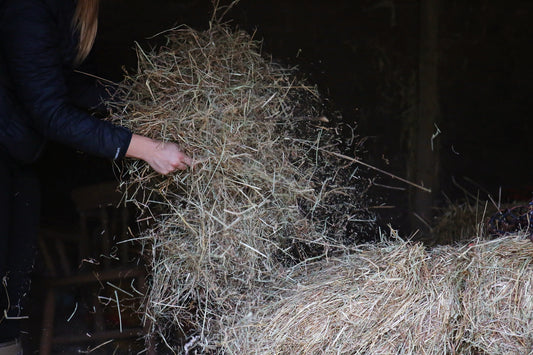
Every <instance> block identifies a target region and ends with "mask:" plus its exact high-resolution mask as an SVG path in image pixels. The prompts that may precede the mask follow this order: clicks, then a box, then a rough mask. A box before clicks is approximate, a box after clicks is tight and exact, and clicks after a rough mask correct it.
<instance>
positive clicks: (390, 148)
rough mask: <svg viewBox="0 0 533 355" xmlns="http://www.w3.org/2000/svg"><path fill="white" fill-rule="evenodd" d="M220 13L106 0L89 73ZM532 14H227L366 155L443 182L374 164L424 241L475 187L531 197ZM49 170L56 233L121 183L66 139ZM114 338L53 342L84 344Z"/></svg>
mask: <svg viewBox="0 0 533 355" xmlns="http://www.w3.org/2000/svg"><path fill="white" fill-rule="evenodd" d="M211 13H212V3H211V2H210V1H208V0H152V1H142V0H128V1H126V0H103V1H102V2H101V18H100V27H99V34H98V37H97V40H96V43H95V47H94V49H93V52H92V54H91V57H90V58H89V61H88V64H87V66H86V69H87V70H88V71H91V73H94V74H95V75H98V76H101V77H104V78H107V79H110V80H114V81H120V80H121V78H122V76H123V75H124V74H123V73H124V70H127V71H130V72H132V71H135V69H136V54H135V51H134V43H135V42H138V43H139V44H140V45H141V46H148V45H156V44H157V39H153V38H152V39H149V37H151V36H153V35H155V34H157V33H159V32H161V31H164V30H166V29H168V28H171V27H174V26H177V25H181V24H186V25H189V26H191V27H193V28H197V29H202V28H206V27H207V26H208V25H209V20H210V19H211ZM532 15H533V2H531V1H526V0H513V1H507V2H494V1H491V0H473V1H462V0H450V1H440V2H439V1H438V0H383V1H373V0H337V1H324V0H307V1H303V0H283V1H282V0H272V1H268V2H264V1H263V2H262V1H246V0H241V1H240V2H239V3H238V4H236V5H235V7H234V8H232V9H231V10H230V11H229V12H228V13H227V15H226V17H225V19H226V20H227V21H228V23H229V24H230V25H231V26H236V27H238V28H240V29H243V30H246V31H247V32H249V33H254V36H255V38H256V39H260V40H262V41H263V51H264V53H265V54H267V55H270V56H272V58H273V59H274V60H275V61H279V62H281V63H284V64H285V65H290V66H292V65H297V66H298V67H299V70H300V72H301V73H302V74H303V75H304V76H306V77H307V78H308V81H309V82H311V83H316V84H317V85H318V88H319V90H320V92H321V93H322V94H323V95H324V96H325V97H326V98H327V100H328V104H329V107H328V110H329V111H328V112H327V113H326V114H329V117H331V118H333V119H334V120H337V121H339V122H343V123H347V124H349V125H351V126H353V127H355V132H356V133H357V135H358V136H360V137H361V138H364V140H365V142H364V145H363V149H362V150H361V151H358V153H357V154H358V157H359V158H361V159H362V160H363V161H365V162H366V163H368V164H371V165H373V166H375V167H377V168H379V169H383V170H385V171H387V172H390V173H392V174H394V175H396V176H400V177H403V178H406V179H408V180H411V181H413V182H416V183H417V184H423V185H425V186H429V187H431V188H432V193H431V194H428V193H425V192H423V193H421V192H420V191H417V189H414V188H412V187H409V186H408V185H406V184H404V183H402V182H401V181H398V180H396V179H393V178H391V177H389V176H387V175H384V174H380V173H371V175H373V178H374V179H375V183H376V184H375V187H374V188H373V190H374V191H373V192H372V193H373V194H374V195H375V196H376V197H375V198H376V200H377V201H379V203H380V204H383V205H387V206H391V208H386V209H381V210H379V212H378V216H379V219H380V224H381V225H383V226H386V225H387V224H388V223H391V224H392V225H393V226H395V227H397V228H398V229H399V230H400V232H401V233H402V234H403V235H406V236H408V235H412V234H414V233H415V231H416V230H419V232H418V233H417V234H416V235H415V238H417V236H418V237H420V238H424V240H428V239H431V234H430V230H429V229H428V228H427V226H428V225H431V224H432V223H433V222H434V219H435V218H438V213H437V208H438V207H442V206H444V205H446V204H447V203H449V201H452V202H457V203H459V202H460V201H463V199H464V198H465V194H466V193H470V194H472V195H473V196H480V198H481V199H488V196H489V195H490V196H491V197H492V198H493V199H495V200H498V199H500V200H501V201H503V202H515V201H520V202H527V201H529V200H531V197H532V196H531V193H532V192H533V182H532V178H533V176H532V173H533V171H532V169H531V167H530V165H529V164H530V161H529V158H530V157H531V155H532V154H533V147H532V144H531V142H530V137H531V134H532V133H533V127H532V124H531V123H530V122H529V119H530V107H529V106H530V101H531V100H530V97H529V96H530V94H531V92H533V69H532V67H531V63H533V54H532V49H531V39H532V38H533V33H532V31H533V30H532V28H531V26H530V19H531V16H532ZM430 144H432V148H433V150H431V148H430ZM348 151H349V149H348ZM428 152H429V154H427V153H428ZM38 171H39V174H40V177H41V184H42V187H41V188H42V193H43V195H42V196H43V197H42V201H43V203H42V221H43V222H42V224H43V228H50V226H53V228H57V229H61V228H62V229H68V228H70V227H72V228H74V229H75V228H78V225H79V221H80V208H79V206H78V205H76V204H75V200H74V199H73V198H72V193H73V191H79V189H80V188H83V187H85V186H89V185H95V184H101V183H105V182H108V181H113V180H115V179H116V177H115V171H114V168H113V164H112V163H111V162H109V161H107V160H103V159H99V158H95V157H90V156H87V155H85V154H83V153H79V152H76V151H74V150H72V149H71V148H68V147H64V146H61V145H58V144H55V143H50V144H49V146H48V148H47V150H46V152H45V154H44V156H43V157H42V159H41V160H40V161H39V163H38ZM133 213H134V212H133ZM414 214H416V215H417V216H419V218H418V217H417V218H414V217H413V215H414ZM99 218H101V216H100V217H99ZM109 218H111V217H109ZM421 219H422V220H423V221H424V222H423V223H422V222H421V221H420V220H421ZM100 220H101V219H100ZM58 226H59V227H58ZM439 242H442V241H439ZM42 259H43V256H42V255H40V256H39V257H38V260H39V261H38V263H37V267H36V270H35V281H34V287H33V295H34V296H33V299H34V300H35V301H34V302H33V307H32V321H31V322H29V323H30V324H29V325H28V327H29V329H30V330H29V334H28V339H29V341H28V345H27V346H28V349H30V350H31V351H32V353H38V348H39V342H40V339H41V333H40V330H41V328H42V327H41V324H42V321H43V319H42V314H41V313H42V309H43V302H44V301H43V302H41V297H44V294H45V291H43V287H44V286H43V285H44V282H42V279H41V277H42V275H43V273H44V271H43V270H44V269H45V263H44V262H43V260H42ZM113 295H114V294H112V295H111V296H109V297H113ZM67 298H68V297H67ZM42 299H43V300H44V298H42ZM64 302H65V304H64V306H65V309H67V310H68V311H65V312H66V314H61V315H60V316H61V317H65V318H68V317H69V316H70V315H71V312H72V307H74V305H73V303H72V302H70V301H69V300H68V299H66V300H64ZM57 307H59V308H60V307H61V305H58V306H57ZM76 307H77V303H76ZM63 323H64V322H63ZM63 326H64V327H67V328H68V327H71V326H72V325H71V324H70V323H64V325H63ZM102 342H103V340H102V341H100V342H98V341H97V342H93V343H92V344H91V345H87V344H86V343H85V342H83V341H80V342H79V343H77V344H75V345H74V347H73V346H70V347H67V346H65V348H64V350H62V348H61V347H60V346H56V347H55V348H54V349H55V351H56V352H57V353H72V351H74V349H88V348H90V347H89V346H93V347H94V346H95V345H98V344H99V343H102ZM76 346H77V348H76ZM102 349H111V348H106V347H103V348H102ZM102 349H100V350H102ZM124 349H128V350H121V351H123V353H128V352H132V353H137V350H135V352H133V351H134V350H132V349H134V347H129V348H128V347H127V346H126V347H124ZM98 351H99V350H98V349H97V351H95V352H94V353H98ZM103 351H104V352H103V353H112V351H111V352H106V351H108V350H103Z"/></svg>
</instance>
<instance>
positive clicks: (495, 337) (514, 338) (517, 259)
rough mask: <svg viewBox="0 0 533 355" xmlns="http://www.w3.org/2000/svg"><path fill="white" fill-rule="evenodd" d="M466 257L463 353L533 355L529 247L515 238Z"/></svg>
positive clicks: (532, 251)
mask: <svg viewBox="0 0 533 355" xmlns="http://www.w3.org/2000/svg"><path fill="white" fill-rule="evenodd" d="M466 252H467V254H466V255H465V256H466V257H467V258H468V260H469V262H468V264H466V267H465V268H464V270H463V272H464V273H465V274H466V275H467V276H466V277H465V279H464V286H463V292H462V294H461V314H462V317H461V321H460V323H459V324H458V326H457V337H458V338H460V339H461V341H462V343H463V344H462V347H461V353H464V354H516V355H518V354H533V297H532V295H533V243H531V241H529V240H527V239H524V238H523V237H520V236H516V235H515V236H509V237H503V238H498V239H495V240H491V241H483V242H479V243H477V244H474V245H472V246H470V247H469V249H467V251H466Z"/></svg>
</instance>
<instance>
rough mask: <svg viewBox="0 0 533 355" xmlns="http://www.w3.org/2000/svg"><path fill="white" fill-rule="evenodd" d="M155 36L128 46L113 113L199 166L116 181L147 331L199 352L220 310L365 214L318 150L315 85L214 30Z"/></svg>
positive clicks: (331, 146) (133, 173) (349, 170)
mask: <svg viewBox="0 0 533 355" xmlns="http://www.w3.org/2000/svg"><path fill="white" fill-rule="evenodd" d="M165 36H166V39H167V43H166V45H165V46H163V47H160V48H158V49H157V50H153V51H151V52H148V53H147V52H146V51H144V50H142V49H141V48H139V49H138V57H139V67H138V71H137V73H136V74H135V75H130V76H128V77H127V78H126V80H125V81H124V83H123V84H122V87H121V89H120V90H119V95H120V96H121V101H120V102H121V103H119V104H116V103H115V104H111V106H112V108H113V112H114V113H113V115H112V119H113V120H114V121H115V122H118V123H120V124H122V125H125V126H128V127H130V128H131V129H132V130H133V131H134V132H135V133H139V134H142V135H146V136H149V137H152V138H156V139H161V140H164V141H167V140H169V141H174V142H178V143H179V144H180V145H181V146H182V147H183V148H184V149H185V151H186V152H187V153H188V154H189V155H191V156H192V157H193V158H194V159H195V160H196V161H198V162H199V163H198V164H197V165H196V166H195V168H194V169H190V170H189V171H186V172H184V173H177V174H174V175H171V176H167V177H162V176H158V175H157V174H155V173H153V172H152V171H151V170H150V168H149V167H148V166H147V165H146V164H144V163H143V162H140V161H127V162H126V165H125V167H124V170H123V171H124V176H123V185H124V187H125V195H126V199H127V200H128V201H132V202H134V203H135V204H137V205H138V206H139V207H140V208H141V209H142V210H143V213H144V216H143V217H141V218H144V219H147V220H149V221H150V228H149V229H148V230H147V231H146V232H145V233H144V235H142V236H141V237H140V238H139V239H141V240H145V241H148V242H149V243H148V244H147V245H146V247H147V248H149V249H150V252H149V255H150V257H151V269H152V270H151V271H152V284H151V291H150V294H149V297H148V302H147V314H148V315H149V316H150V317H151V318H152V320H153V324H154V329H153V331H154V332H157V333H159V334H160V335H161V336H162V338H163V341H166V342H167V343H170V342H171V341H172V340H175V339H171V338H172V336H168V333H169V331H171V330H174V329H179V331H180V332H182V333H184V334H185V335H186V336H190V335H191V336H192V335H193V334H196V335H197V336H198V337H197V338H195V339H198V344H199V345H198V346H199V347H200V348H201V349H202V350H203V351H207V350H213V349H217V348H219V347H220V346H221V343H220V341H221V339H220V334H221V333H220V329H222V328H223V327H224V326H226V324H224V322H225V321H226V320H227V315H228V314H231V315H234V316H235V317H239V316H240V315H241V314H244V313H246V312H248V308H249V307H250V305H251V304H253V303H257V302H259V301H260V300H261V299H266V298H268V296H267V295H266V294H265V292H264V291H263V290H264V289H268V288H269V287H274V285H277V284H279V283H280V282H283V280H284V279H285V278H286V273H285V268H286V267H289V266H291V265H294V264H296V263H300V262H302V261H304V260H307V259H310V258H319V257H321V256H323V255H328V254H329V253H331V252H332V250H340V249H343V248H344V247H343V242H344V240H343V238H344V237H345V236H346V234H347V232H346V231H347V230H348V226H349V227H350V238H352V239H353V240H356V239H357V233H361V231H363V230H364V229H365V228H373V221H374V220H375V219H374V218H373V217H372V214H371V213H370V212H368V210H367V209H366V207H365V201H366V197H365V195H364V193H365V191H366V189H367V188H368V181H367V180H366V179H364V178H361V177H360V176H359V173H358V170H357V168H356V167H353V166H351V164H347V163H346V162H343V163H344V165H342V164H340V163H339V161H338V158H336V157H335V156H334V155H331V154H328V151H338V149H339V148H338V146H339V140H338V136H337V135H336V134H335V130H334V128H335V127H333V126H331V125H328V120H327V119H326V118H325V117H323V116H321V112H320V111H319V109H320V107H321V106H320V96H319V94H318V92H317V90H316V89H315V88H314V87H312V86H308V85H306V84H304V83H303V82H302V81H300V80H297V79H295V77H294V71H293V70H289V69H286V68H284V67H281V66H279V65H276V64H274V63H273V62H272V61H271V60H268V59H265V58H264V57H263V56H262V55H261V54H260V43H259V42H257V41H255V40H253V39H252V38H250V36H248V35H247V34H246V33H243V32H233V31H230V30H229V29H228V28H226V27H223V26H219V25H213V26H212V27H211V28H210V29H208V30H206V31H203V32H199V31H195V30H192V29H189V28H178V29H174V30H170V31H168V32H166V33H165ZM353 221H357V222H353ZM361 221H366V222H361ZM362 224H364V225H366V226H365V227H357V226H358V225H362ZM354 225H356V227H355V228H354ZM367 226H368V227H367ZM354 231H355V232H354ZM168 345H169V346H170V347H176V345H175V344H168Z"/></svg>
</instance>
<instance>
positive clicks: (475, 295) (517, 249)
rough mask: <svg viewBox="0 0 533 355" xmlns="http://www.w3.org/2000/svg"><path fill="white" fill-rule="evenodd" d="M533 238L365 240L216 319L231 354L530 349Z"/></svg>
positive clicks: (524, 351)
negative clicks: (244, 308) (445, 242)
mask: <svg viewBox="0 0 533 355" xmlns="http://www.w3.org/2000/svg"><path fill="white" fill-rule="evenodd" d="M532 261H533V244H532V243H531V242H530V241H528V240H524V238H523V237H522V236H513V237H505V238H500V239H497V240H492V241H479V242H477V243H472V244H469V245H466V246H462V247H452V246H447V247H439V248H435V249H429V250H426V249H424V248H423V247H422V246H421V245H419V244H415V245H410V244H408V243H404V242H401V241H400V242H395V243H392V244H388V245H368V246H366V247H364V248H363V249H361V250H359V251H356V252H354V254H353V255H348V256H345V257H343V258H341V259H335V260H329V261H327V262H325V261H321V262H317V263H316V264H314V265H312V266H309V267H308V268H307V269H306V270H303V271H301V272H300V274H299V275H297V276H294V277H293V278H292V280H293V282H292V283H290V284H285V285H284V289H283V291H280V292H279V293H278V294H277V298H276V299H274V300H272V301H271V302H269V303H267V304H261V305H259V306H258V307H256V308H255V309H253V310H252V311H251V313H250V315H249V316H248V317H246V318H243V319H241V320H240V321H238V322H236V323H235V325H234V326H233V327H230V328H227V329H225V335H226V346H227V349H228V350H227V353H231V354H471V355H475V354H531V353H533V301H532V298H531V289H532V280H533V262H532Z"/></svg>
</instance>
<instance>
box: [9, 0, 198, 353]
mask: <svg viewBox="0 0 533 355" xmlns="http://www.w3.org/2000/svg"><path fill="white" fill-rule="evenodd" d="M97 26H98V0H77V1H76V0H0V36H1V38H2V39H1V44H0V280H1V282H2V283H1V285H0V310H1V314H0V343H6V342H7V343H9V342H11V341H12V340H13V339H15V338H17V337H18V336H19V324H18V322H19V319H18V318H20V316H21V315H22V316H23V315H24V312H23V310H22V301H23V298H24V295H25V293H26V292H27V290H28V286H29V285H28V283H29V282H28V280H29V272H30V271H31V265H32V262H33V255H32V254H33V252H32V251H33V248H34V244H35V243H34V241H35V238H36V235H37V230H38V210H39V207H38V206H39V201H38V196H39V194H38V187H37V186H38V185H37V184H36V180H35V178H34V176H33V174H32V172H31V167H30V165H31V163H32V162H34V161H35V160H36V159H37V158H38V157H39V155H40V153H41V151H42V148H43V145H44V143H45V142H46V141H47V140H55V141H58V142H61V143H64V144H67V145H70V146H72V147H74V148H75V149H79V150H81V151H84V152H87V153H90V154H94V155H98V156H102V157H107V158H110V159H121V158H123V157H124V156H126V157H132V158H137V159H142V160H144V161H146V162H147V163H148V164H149V165H150V166H151V167H152V168H153V169H154V170H156V171H157V172H159V173H161V174H168V173H170V172H172V171H174V170H176V169H181V170H183V169H186V168H187V166H190V165H191V159H190V158H189V157H188V156H187V155H185V154H184V153H183V152H182V151H181V150H180V149H179V147H178V146H177V145H176V144H174V143H163V142H160V141H156V140H152V139H150V138H147V137H143V136H139V135H136V134H132V133H131V132H130V131H129V130H128V129H126V128H124V127H118V126H114V125H112V124H111V123H109V122H105V121H101V120H99V119H96V118H94V117H93V116H91V115H90V114H88V113H87V111H86V110H84V109H82V108H81V107H82V106H86V104H87V102H88V101H93V103H94V104H97V103H98V102H97V101H98V100H97V99H98V98H101V97H102V96H104V95H105V90H101V89H100V90H96V86H87V87H84V88H83V90H80V88H79V87H77V86H76V85H74V80H73V79H72V78H73V69H74V68H75V67H76V66H78V65H79V64H80V63H81V62H83V60H84V59H85V58H86V57H87V55H88V54H89V51H90V50H91V47H92V45H93V43H94V39H95V36H96V30H97ZM93 98H94V100H92V99H93ZM100 101H101V100H100ZM0 354H1V349H0Z"/></svg>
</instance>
